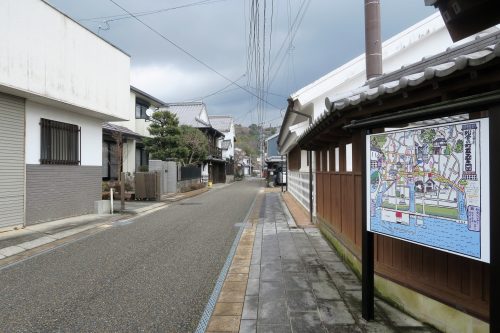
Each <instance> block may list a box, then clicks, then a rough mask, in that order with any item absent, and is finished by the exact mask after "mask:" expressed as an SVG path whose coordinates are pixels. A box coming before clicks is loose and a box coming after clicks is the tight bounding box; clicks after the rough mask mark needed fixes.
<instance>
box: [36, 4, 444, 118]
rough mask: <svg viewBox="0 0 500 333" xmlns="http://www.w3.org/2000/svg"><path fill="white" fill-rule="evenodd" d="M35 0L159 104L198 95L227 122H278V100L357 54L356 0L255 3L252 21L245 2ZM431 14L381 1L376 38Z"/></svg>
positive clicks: (360, 11)
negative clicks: (117, 59) (113, 56)
mask: <svg viewBox="0 0 500 333" xmlns="http://www.w3.org/2000/svg"><path fill="white" fill-rule="evenodd" d="M45 1H47V2H48V3H50V4H51V5H53V6H54V7H56V8H57V9H59V10H60V11H62V12H63V13H65V14H66V15H68V16H69V17H71V18H73V19H74V20H75V21H77V22H79V23H80V24H82V25H83V26H85V27H86V28H88V29H89V30H91V31H92V32H94V33H96V34H98V35H99V36H100V37H102V38H103V39H105V40H107V41H108V42H110V43H112V44H114V45H115V46H117V47H118V48H120V49H121V50H123V51H124V52H126V53H127V54H129V55H130V56H131V77H130V81H131V82H130V83H131V85H133V86H135V87H137V88H139V89H141V90H143V91H145V92H147V93H148V94H150V95H152V96H154V97H156V98H158V99H160V100H162V101H164V102H166V103H175V102H185V101H193V100H196V101H200V100H202V101H203V102H204V103H205V104H206V105H207V111H208V113H209V115H221V114H227V115H232V116H233V117H234V119H235V123H237V124H244V125H249V124H251V123H258V122H259V120H263V123H264V125H265V126H269V125H273V126H276V125H279V124H280V123H281V120H282V116H283V115H284V111H285V109H286V106H287V102H286V100H287V97H288V96H290V95H291V94H292V93H293V92H295V91H297V90H299V89H300V88H302V87H304V86H306V85H308V84H309V83H311V82H313V81H315V80H316V79H318V78H320V77H321V76H323V75H325V74H327V73H329V72H330V71H332V70H334V69H335V68H337V67H339V66H341V65H342V64H344V63H346V62H348V61H349V60H351V59H352V58H354V57H357V56H358V55H360V54H362V53H363V52H364V5H363V4H364V1H363V0H259V1H258V3H259V8H260V11H259V19H253V20H252V19H251V18H252V15H251V12H252V11H251V3H252V0H141V1H137V0H85V1H82V0H45ZM254 3H255V0H254ZM120 7H121V8H120ZM264 8H265V13H264ZM127 11H128V12H130V13H132V14H134V15H135V17H133V16H130V15H128V14H127ZM434 12H435V9H434V8H433V7H427V6H425V5H424V0H381V20H382V39H383V40H386V39H388V38H390V37H392V36H394V35H396V34H397V33H398V32H400V31H402V30H404V29H406V28H408V27H410V26H412V25H413V24H415V23H417V22H418V21H420V20H422V19H424V18H425V17H427V16H429V15H431V14H432V13H434ZM264 14H265V15H264ZM264 16H265V20H264ZM254 17H255V16H254ZM136 18H137V19H139V20H141V21H142V23H141V22H139V21H138V20H137V19H136ZM251 22H253V23H254V24H255V23H257V22H258V23H259V24H257V25H253V27H254V28H255V27H257V26H258V27H259V30H258V31H259V33H258V34H257V35H258V36H260V38H259V41H260V43H259V45H260V49H257V48H256V47H249V45H252V44H251V43H249V40H250V41H254V40H255V39H254V38H249V36H251V31H256V30H254V29H250V27H251V25H250V24H251ZM264 22H265V24H264ZM290 27H291V28H292V29H290ZM264 41H265V43H264ZM290 41H291V42H290ZM280 50H281V51H280ZM259 51H260V56H259V57H256V56H255V55H257V54H259V53H258V52H259ZM249 59H250V60H249ZM255 59H258V61H256V60H255ZM256 65H257V66H258V68H261V69H262V70H261V71H260V72H261V73H262V74H260V75H259V76H258V77H260V78H262V77H264V81H263V82H264V83H263V84H260V86H261V87H265V88H266V89H265V91H266V93H265V94H259V93H258V91H257V90H256V88H257V87H258V86H259V84H258V83H257V81H256V78H255V77H256V76H255V75H256V73H257V71H256V67H255V66H256ZM259 82H262V81H259ZM256 96H259V97H260V99H259V98H258V97H256ZM259 114H260V115H261V117H260V118H259Z"/></svg>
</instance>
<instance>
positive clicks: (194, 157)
mask: <svg viewBox="0 0 500 333" xmlns="http://www.w3.org/2000/svg"><path fill="white" fill-rule="evenodd" d="M180 129H181V145H182V146H183V147H182V148H185V151H186V155H185V156H184V157H183V158H182V160H181V162H182V163H183V164H192V163H196V162H202V161H203V160H204V159H206V157H207V154H208V139H207V137H206V136H205V134H203V133H202V132H201V131H200V130H199V129H197V128H194V127H192V126H187V125H182V126H181V128H180Z"/></svg>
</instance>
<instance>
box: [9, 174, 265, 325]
mask: <svg viewBox="0 0 500 333" xmlns="http://www.w3.org/2000/svg"><path fill="white" fill-rule="evenodd" d="M259 186H260V183H259V182H257V181H249V182H237V183H235V184H232V185H230V186H227V187H224V188H221V189H217V190H213V191H209V192H208V193H205V194H203V195H201V196H198V197H194V198H191V199H188V200H185V201H183V202H178V203H175V204H172V205H170V206H169V207H167V208H164V209H162V210H159V211H157V212H154V213H152V214H150V215H147V216H144V217H141V218H137V219H136V220H134V221H133V222H132V223H128V224H127V223H121V224H117V225H115V226H113V227H110V228H108V229H106V230H105V231H103V232H100V233H97V234H94V235H92V236H90V237H87V238H84V239H80V240H78V241H76V242H73V243H70V244H68V245H66V246H64V247H61V248H58V249H55V250H53V251H51V252H48V253H44V254H41V255H39V256H36V257H32V258H30V259H28V260H26V261H23V262H20V263H18V264H16V265H14V266H10V267H8V268H4V269H0V332H192V331H194V330H195V329H196V327H197V325H198V322H199V320H200V317H201V314H202V312H203V310H204V308H205V305H206V303H207V301H208V299H209V297H210V294H211V293H212V290H213V287H214V285H215V281H216V280H217V277H218V275H219V273H220V270H221V268H222V266H223V264H224V262H225V260H226V257H227V255H228V253H229V249H230V248H231V245H232V243H233V241H234V238H235V236H236V234H237V232H238V227H235V224H236V223H240V222H242V221H243V220H244V218H245V216H246V214H247V212H248V210H249V209H250V206H251V204H252V202H253V200H254V198H255V196H256V194H257V191H258V189H259Z"/></svg>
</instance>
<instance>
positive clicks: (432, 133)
mask: <svg viewBox="0 0 500 333" xmlns="http://www.w3.org/2000/svg"><path fill="white" fill-rule="evenodd" d="M435 137H436V130H435V129H434V128H427V129H424V130H422V131H421V132H420V138H421V139H422V141H423V142H425V143H427V144H431V143H432V142H433V141H434V138H435Z"/></svg>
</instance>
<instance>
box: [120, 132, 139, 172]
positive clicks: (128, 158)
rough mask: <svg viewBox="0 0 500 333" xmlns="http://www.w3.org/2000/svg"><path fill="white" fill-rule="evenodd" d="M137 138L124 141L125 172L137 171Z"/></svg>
mask: <svg viewBox="0 0 500 333" xmlns="http://www.w3.org/2000/svg"><path fill="white" fill-rule="evenodd" d="M135 171H138V170H135V140H133V139H127V141H126V142H124V143H123V172H135Z"/></svg>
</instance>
